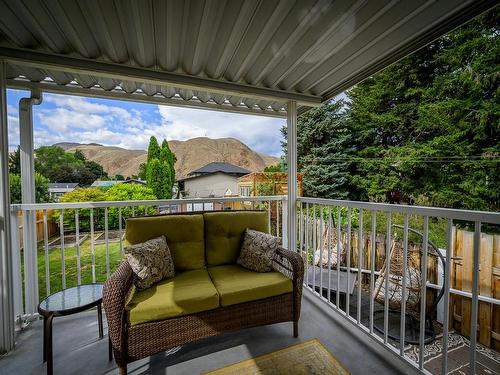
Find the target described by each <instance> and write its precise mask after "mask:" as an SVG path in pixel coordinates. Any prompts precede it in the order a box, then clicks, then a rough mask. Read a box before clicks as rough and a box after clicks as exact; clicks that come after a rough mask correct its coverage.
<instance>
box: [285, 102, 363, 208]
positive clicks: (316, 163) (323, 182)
mask: <svg viewBox="0 0 500 375" xmlns="http://www.w3.org/2000/svg"><path fill="white" fill-rule="evenodd" d="M344 106H345V103H344V102H343V101H337V102H335V103H333V102H332V103H328V104H325V105H323V106H321V107H319V108H313V109H311V110H310V111H308V112H307V113H306V114H304V115H302V116H300V117H299V119H298V121H297V144H298V148H297V157H298V165H297V167H298V170H299V172H302V173H304V180H303V188H304V194H305V195H306V196H308V197H320V198H340V199H345V198H348V196H349V193H350V192H351V191H352V189H353V187H352V186H351V184H350V178H349V177H350V175H349V173H350V169H351V162H350V161H349V160H347V158H348V157H349V156H350V155H352V153H353V151H354V149H353V147H352V135H351V133H350V131H349V129H348V128H347V124H346V118H345V115H344ZM283 133H284V134H285V135H286V128H284V129H283ZM283 146H284V148H285V149H286V144H283Z"/></svg>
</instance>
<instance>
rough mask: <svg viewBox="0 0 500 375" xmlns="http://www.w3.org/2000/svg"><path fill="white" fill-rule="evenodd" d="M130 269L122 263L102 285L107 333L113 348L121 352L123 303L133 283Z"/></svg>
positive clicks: (126, 264)
mask: <svg viewBox="0 0 500 375" xmlns="http://www.w3.org/2000/svg"><path fill="white" fill-rule="evenodd" d="M133 275H134V274H133V272H132V268H130V265H129V264H128V262H126V261H124V262H122V263H121V264H120V266H119V267H118V269H117V270H116V271H115V272H114V273H113V274H112V275H111V276H110V278H109V279H108V280H106V282H105V283H104V288H103V295H102V304H103V307H104V311H105V312H106V319H107V321H108V331H109V337H110V338H111V342H112V343H113V347H114V348H115V349H116V350H121V345H122V338H123V335H124V333H125V332H123V327H124V324H125V321H124V320H123V319H124V317H125V303H126V299H127V294H128V292H129V290H130V287H131V286H132V282H133V280H134V279H133Z"/></svg>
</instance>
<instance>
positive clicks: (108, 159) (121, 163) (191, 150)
mask: <svg viewBox="0 0 500 375" xmlns="http://www.w3.org/2000/svg"><path fill="white" fill-rule="evenodd" d="M168 144H169V146H170V149H171V150H172V152H173V153H174V154H175V155H176V157H177V162H176V163H175V173H176V178H178V179H179V178H183V177H186V176H187V174H188V173H189V172H191V171H193V170H195V169H198V168H200V167H203V166H204V165H206V164H208V163H210V162H225V163H230V164H234V165H237V166H238V167H242V168H245V169H248V170H250V171H252V172H258V171H262V170H263V169H264V168H265V167H266V166H269V165H274V164H277V163H278V162H279V158H277V157H274V156H270V155H265V154H262V153H258V152H256V151H254V150H252V149H251V148H250V147H248V146H247V145H245V144H244V143H243V142H241V141H239V140H237V139H235V138H217V139H214V138H208V137H197V138H191V139H188V140H186V141H177V140H172V141H169V142H168ZM54 146H59V147H61V148H63V149H64V150H66V151H68V152H75V151H76V150H80V151H81V152H82V153H83V154H84V155H85V157H86V158H87V159H89V160H93V161H95V162H97V163H99V164H101V165H102V166H103V168H104V170H105V171H106V172H107V173H108V174H109V175H110V176H115V175H118V174H120V175H123V176H125V177H129V176H132V175H137V174H138V171H139V166H140V164H141V163H145V162H146V156H147V152H146V151H145V150H137V149H135V150H134V149H125V148H122V147H118V146H105V145H101V144H98V143H89V144H82V143H76V142H60V143H56V144H54Z"/></svg>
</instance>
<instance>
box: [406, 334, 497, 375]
mask: <svg viewBox="0 0 500 375" xmlns="http://www.w3.org/2000/svg"><path fill="white" fill-rule="evenodd" d="M418 351H419V350H418V346H413V345H412V346H411V347H409V348H407V349H406V350H405V354H406V356H408V357H409V359H411V360H412V361H415V362H418ZM442 353H443V336H442V335H439V336H437V337H436V340H435V341H434V342H433V343H431V344H428V345H425V348H424V368H425V369H426V370H427V371H429V372H430V373H431V374H441V366H442V358H443V354H442ZM476 353H477V356H476V374H477V375H492V374H500V353H499V352H497V351H495V350H492V349H488V348H486V347H484V346H483V345H481V344H479V343H477V344H476ZM469 358H470V340H469V339H468V338H466V337H463V336H461V335H459V334H458V333H456V332H450V333H449V334H448V374H452V375H462V374H468V373H469V372H470V371H469V364H470V362H469Z"/></svg>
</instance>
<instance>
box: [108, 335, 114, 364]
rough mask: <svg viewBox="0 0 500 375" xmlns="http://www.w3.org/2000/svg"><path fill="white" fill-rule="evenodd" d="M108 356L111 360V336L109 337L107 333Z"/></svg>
mask: <svg viewBox="0 0 500 375" xmlns="http://www.w3.org/2000/svg"><path fill="white" fill-rule="evenodd" d="M108 358H109V360H110V361H112V360H113V344H111V337H109V333H108Z"/></svg>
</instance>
